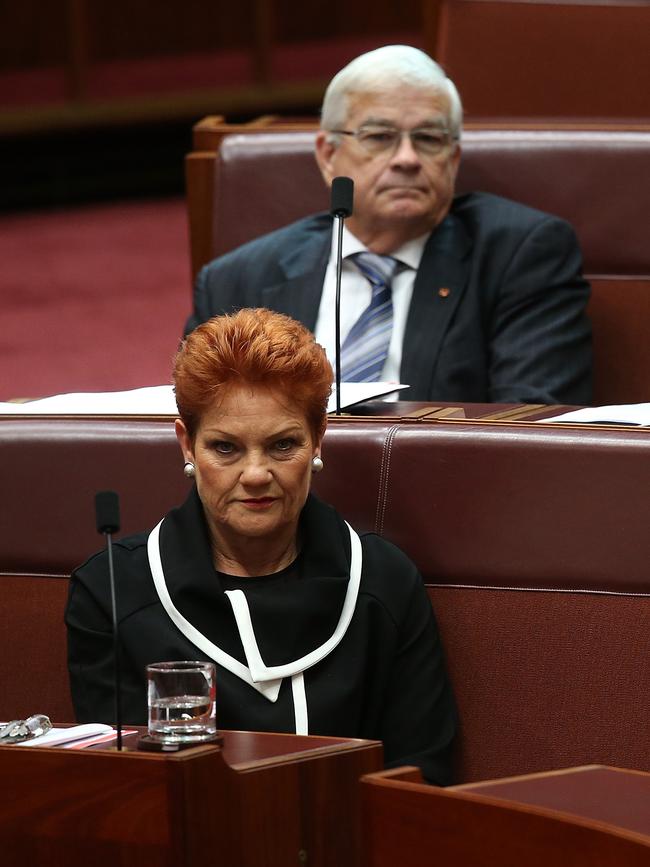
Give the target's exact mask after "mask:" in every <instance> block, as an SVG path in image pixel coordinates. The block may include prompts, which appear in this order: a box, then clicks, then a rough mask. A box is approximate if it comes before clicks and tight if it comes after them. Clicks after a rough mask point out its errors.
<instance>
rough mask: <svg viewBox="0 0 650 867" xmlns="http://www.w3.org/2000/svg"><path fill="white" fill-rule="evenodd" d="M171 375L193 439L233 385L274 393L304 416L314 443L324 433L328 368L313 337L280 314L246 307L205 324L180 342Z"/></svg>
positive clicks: (302, 326) (177, 399) (292, 320)
mask: <svg viewBox="0 0 650 867" xmlns="http://www.w3.org/2000/svg"><path fill="white" fill-rule="evenodd" d="M173 376H174V389H175V393H176V405H177V406H178V412H179V415H180V417H181V418H182V419H183V422H184V424H185V427H186V428H187V431H188V433H189V435H190V436H191V437H192V438H194V436H195V435H196V432H197V430H198V427H199V425H200V422H201V417H202V415H203V413H204V412H205V411H206V410H207V409H208V407H209V406H211V405H212V403H213V402H214V400H215V398H218V397H220V396H222V395H224V394H225V393H226V391H227V389H228V387H229V386H231V385H235V384H236V385H240V384H245V385H264V386H267V387H269V388H274V389H277V390H278V391H280V392H282V393H283V395H284V396H285V397H286V398H287V400H288V401H289V402H290V403H293V404H294V405H296V406H298V407H299V409H300V410H301V411H302V413H303V414H304V415H305V418H306V419H307V421H308V423H309V426H310V428H311V432H312V435H313V436H314V439H318V438H319V437H320V436H322V434H323V433H324V431H325V425H326V421H327V401H328V398H329V395H330V391H331V390H332V377H333V374H332V366H331V364H330V363H329V361H328V360H327V356H326V354H325V350H324V349H323V347H322V346H320V345H319V344H318V343H316V341H315V340H314V336H313V334H312V333H311V332H310V331H308V329H307V328H305V327H304V325H301V324H300V323H299V322H296V321H295V320H294V319H291V318H289V317H288V316H284V315H283V314H281V313H274V312H272V311H271V310H265V309H264V308H244V309H242V310H239V311H238V312H237V313H232V314H229V315H226V316H215V317H214V318H213V319H209V320H208V321H207V322H204V323H203V324H202V325H199V327H198V328H197V329H196V330H195V331H193V332H192V333H191V334H189V335H188V337H187V338H186V339H185V340H184V341H183V342H182V343H181V346H180V349H179V351H178V353H177V354H176V358H175V359H174V371H173Z"/></svg>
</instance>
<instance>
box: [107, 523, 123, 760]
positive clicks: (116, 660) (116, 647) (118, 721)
mask: <svg viewBox="0 0 650 867" xmlns="http://www.w3.org/2000/svg"><path fill="white" fill-rule="evenodd" d="M105 535H106V549H107V551H108V575H109V578H110V583H111V608H112V611H113V666H114V675H115V728H116V729H117V749H118V751H119V750H121V749H122V688H121V683H120V642H119V635H118V631H117V606H116V604H115V573H114V571H113V539H112V535H111V533H106V534H105Z"/></svg>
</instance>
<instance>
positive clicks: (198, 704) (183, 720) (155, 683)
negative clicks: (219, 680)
mask: <svg viewBox="0 0 650 867" xmlns="http://www.w3.org/2000/svg"><path fill="white" fill-rule="evenodd" d="M215 678H216V671H215V665H214V663H213V662H192V661H187V660H185V661H182V662H155V663H153V664H152V665H148V666H147V691H148V704H149V736H150V737H151V738H153V739H154V740H157V741H160V742H162V743H167V744H172V743H192V742H200V741H206V740H211V739H213V738H214V737H215V735H216V733H217V722H216V716H215V702H214V699H215V693H216V685H215Z"/></svg>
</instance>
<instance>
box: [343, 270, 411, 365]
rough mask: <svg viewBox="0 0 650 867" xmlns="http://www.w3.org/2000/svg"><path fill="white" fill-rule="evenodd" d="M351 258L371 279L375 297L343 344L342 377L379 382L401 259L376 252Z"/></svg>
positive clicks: (389, 331)
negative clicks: (395, 281)
mask: <svg viewBox="0 0 650 867" xmlns="http://www.w3.org/2000/svg"><path fill="white" fill-rule="evenodd" d="M350 258H351V259H352V261H353V262H354V264H355V265H356V266H357V268H358V269H359V271H361V273H362V274H363V276H364V277H366V278H367V280H368V281H369V282H370V285H371V286H372V297H371V299H370V304H369V305H368V306H367V307H366V309H365V310H364V311H363V313H362V314H361V316H360V317H359V318H358V319H357V321H356V322H355V323H354V325H353V326H352V328H351V329H350V332H349V334H348V336H347V337H346V338H345V340H344V342H343V346H341V380H342V381H343V382H377V380H379V379H380V378H381V372H382V370H383V369H384V364H385V362H386V357H387V356H388V347H389V344H390V336H391V332H392V330H393V299H392V297H391V281H392V279H393V276H394V274H395V271H396V269H397V266H398V265H399V262H398V261H397V259H393V257H392V256H379V255H377V254H376V253H355V254H354V256H350Z"/></svg>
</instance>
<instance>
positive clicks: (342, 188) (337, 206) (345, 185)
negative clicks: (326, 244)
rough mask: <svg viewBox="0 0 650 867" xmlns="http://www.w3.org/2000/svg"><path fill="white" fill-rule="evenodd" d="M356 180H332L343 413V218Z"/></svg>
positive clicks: (338, 363)
mask: <svg viewBox="0 0 650 867" xmlns="http://www.w3.org/2000/svg"><path fill="white" fill-rule="evenodd" d="M353 199H354V181H353V180H352V178H346V177H345V176H344V175H341V176H340V177H338V178H333V180H332V191H331V199H330V214H331V215H332V216H333V217H334V219H335V220H336V221H337V224H338V226H337V229H338V245H337V248H336V302H335V308H334V323H335V329H336V332H335V338H334V339H335V352H336V364H335V376H336V414H337V415H341V268H342V267H343V220H344V219H345V218H346V217H349V216H350V214H351V213H352V202H353Z"/></svg>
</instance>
